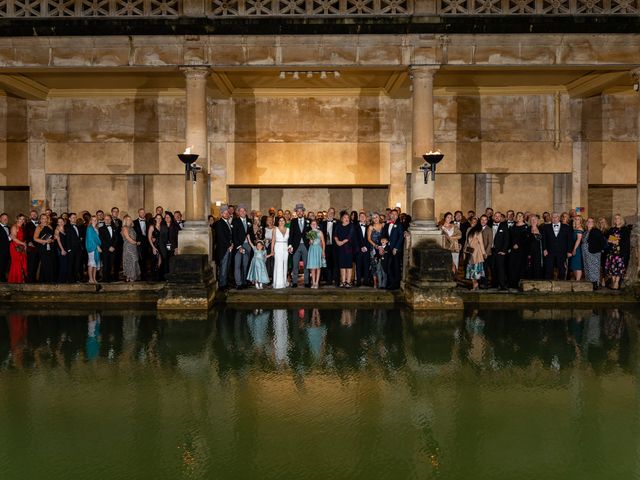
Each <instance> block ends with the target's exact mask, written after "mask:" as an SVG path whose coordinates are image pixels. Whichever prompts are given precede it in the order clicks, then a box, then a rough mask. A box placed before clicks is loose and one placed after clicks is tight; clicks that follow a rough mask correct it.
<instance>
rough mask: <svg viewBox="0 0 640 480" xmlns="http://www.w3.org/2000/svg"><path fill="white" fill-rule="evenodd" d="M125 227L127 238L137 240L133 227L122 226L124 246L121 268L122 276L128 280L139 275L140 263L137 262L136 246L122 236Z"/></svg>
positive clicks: (134, 278)
mask: <svg viewBox="0 0 640 480" xmlns="http://www.w3.org/2000/svg"><path fill="white" fill-rule="evenodd" d="M125 228H126V229H127V232H128V233H129V238H131V240H133V241H134V242H135V241H137V237H136V231H135V230H134V228H133V227H123V233H122V240H123V242H124V244H123V245H124V246H123V249H122V270H123V271H124V277H125V278H126V279H127V280H129V281H135V280H137V279H138V278H139V277H140V265H139V263H138V246H137V245H135V244H132V243H130V242H128V241H127V240H126V238H124V229H125Z"/></svg>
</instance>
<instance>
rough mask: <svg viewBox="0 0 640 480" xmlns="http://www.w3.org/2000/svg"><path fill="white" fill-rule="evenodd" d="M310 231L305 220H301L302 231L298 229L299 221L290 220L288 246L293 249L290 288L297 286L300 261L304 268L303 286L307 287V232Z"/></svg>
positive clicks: (296, 219) (297, 219)
mask: <svg viewBox="0 0 640 480" xmlns="http://www.w3.org/2000/svg"><path fill="white" fill-rule="evenodd" d="M309 230H311V226H310V225H309V221H308V220H307V219H306V218H304V217H303V218H302V229H300V219H299V218H298V217H294V218H292V219H291V225H290V226H289V246H290V247H291V248H292V249H293V252H292V254H293V257H292V259H291V261H292V271H291V286H292V287H296V286H297V284H298V270H299V265H300V260H302V264H303V266H304V284H305V285H309V284H310V281H309V270H308V269H307V254H308V253H309V239H308V238H307V232H308V231H309Z"/></svg>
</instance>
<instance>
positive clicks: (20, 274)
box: [0, 206, 184, 284]
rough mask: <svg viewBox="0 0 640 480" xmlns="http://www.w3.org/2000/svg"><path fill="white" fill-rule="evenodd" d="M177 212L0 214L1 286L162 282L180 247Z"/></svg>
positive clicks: (180, 224)
mask: <svg viewBox="0 0 640 480" xmlns="http://www.w3.org/2000/svg"><path fill="white" fill-rule="evenodd" d="M183 225H184V222H183V221H182V214H181V212H179V211H175V212H171V211H168V210H167V211H165V210H164V208H163V207H160V206H159V207H157V208H156V210H155V216H152V215H151V214H150V213H147V212H145V210H144V209H143V208H141V209H139V210H138V215H137V217H136V218H135V219H133V218H132V217H131V216H130V215H124V216H123V217H122V218H120V210H119V208H117V207H113V208H112V209H111V211H110V214H105V213H104V211H102V210H98V211H97V212H96V213H95V214H91V213H89V212H87V211H85V212H82V214H81V215H77V214H76V213H74V212H68V213H67V212H65V213H63V214H61V215H60V216H58V215H57V214H56V213H55V212H52V211H51V210H46V211H44V212H43V213H41V214H38V212H37V211H35V210H32V211H31V212H29V217H27V216H26V215H23V214H19V215H18V216H17V218H16V219H15V222H14V223H9V217H8V215H7V214H6V213H2V214H0V282H7V281H8V282H9V283H25V282H28V283H75V282H83V281H85V280H86V281H87V282H88V283H91V284H96V283H98V281H100V282H105V283H108V282H113V281H119V280H121V279H122V280H125V281H127V282H133V281H136V280H140V279H143V280H153V279H157V280H161V279H163V278H164V275H165V274H166V273H167V272H168V271H169V260H170V259H171V257H172V256H173V255H174V254H175V252H176V250H177V249H178V232H179V230H180V229H181V228H182V227H183Z"/></svg>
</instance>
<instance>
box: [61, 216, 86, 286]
mask: <svg viewBox="0 0 640 480" xmlns="http://www.w3.org/2000/svg"><path fill="white" fill-rule="evenodd" d="M76 230H77V231H76ZM64 233H65V235H66V240H67V279H66V280H67V282H68V283H73V282H77V281H78V280H80V279H81V278H82V247H83V243H84V237H83V232H82V231H81V230H80V227H78V226H77V225H75V228H74V225H71V224H69V223H67V224H66V225H65V226H64Z"/></svg>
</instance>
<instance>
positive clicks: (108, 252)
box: [98, 215, 118, 282]
mask: <svg viewBox="0 0 640 480" xmlns="http://www.w3.org/2000/svg"><path fill="white" fill-rule="evenodd" d="M98 235H99V236H100V243H101V246H100V248H102V281H103V282H111V281H113V278H114V277H113V269H114V261H115V256H116V248H117V246H118V235H117V232H116V229H115V227H114V226H113V225H112V224H111V215H105V217H104V225H103V226H102V227H100V228H99V229H98ZM116 275H117V273H116ZM116 280H117V277H116Z"/></svg>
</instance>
